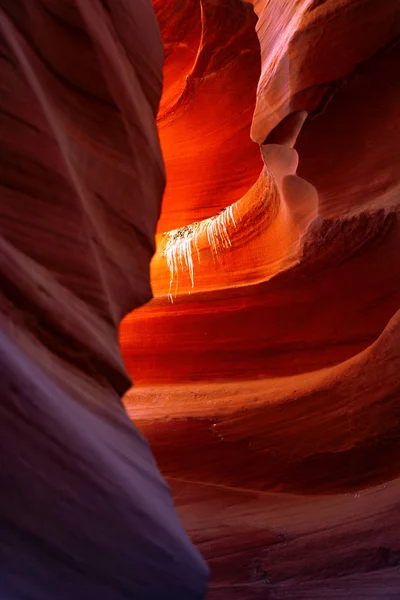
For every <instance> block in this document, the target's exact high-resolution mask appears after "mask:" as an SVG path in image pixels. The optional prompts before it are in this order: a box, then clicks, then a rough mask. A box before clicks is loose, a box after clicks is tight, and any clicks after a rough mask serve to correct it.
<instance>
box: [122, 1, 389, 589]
mask: <svg viewBox="0 0 400 600" xmlns="http://www.w3.org/2000/svg"><path fill="white" fill-rule="evenodd" d="M252 4H253V5H254V10H255V14H256V17H257V18H258V21H257V23H256V24H255V18H254V17H252V16H251V8H252V7H251V6H250V3H242V2H239V1H236V0H221V1H220V2H211V1H204V2H200V5H201V11H200V13H199V3H197V2H185V3H182V4H180V3H179V2H177V1H175V2H173V1H171V2H170V3H169V4H168V7H169V10H170V15H171V18H170V21H171V22H172V23H173V27H174V35H175V37H174V39H173V41H172V37H171V38H170V37H169V36H170V34H169V23H168V20H167V19H166V18H165V14H164V18H163V19H162V20H160V23H161V28H162V35H163V37H164V39H168V40H170V43H169V45H168V56H169V55H171V56H173V57H174V58H173V59H172V58H171V59H170V60H169V59H168V58H167V62H166V66H165V73H166V80H167V85H166V88H165V91H164V97H165V100H164V101H163V102H162V109H161V113H160V116H159V128H160V137H161V143H162V146H163V151H164V158H165V163H166V172H167V181H168V183H167V193H166V196H165V201H164V205H163V209H162V214H161V219H160V224H159V234H158V236H157V252H156V255H155V257H154V259H153V262H152V268H151V272H152V285H153V293H154V296H155V297H154V299H153V300H152V301H151V302H150V303H149V304H148V305H146V306H144V307H143V308H141V309H140V310H139V311H136V312H135V313H134V314H131V315H129V316H128V317H127V318H126V319H125V321H124V322H123V323H122V326H121V332H120V340H121V346H122V349H123V353H124V359H125V363H126V365H127V368H128V370H129V372H130V373H131V374H132V376H133V378H134V380H135V382H136V385H135V387H134V388H133V389H132V390H130V392H129V393H128V394H127V395H126V397H125V406H126V408H127V410H128V413H129V415H130V416H131V417H132V419H133V420H134V421H135V422H136V423H138V424H139V426H140V428H141V429H142V431H143V432H144V433H145V435H146V436H147V437H148V439H149V440H150V442H151V444H152V448H153V450H154V453H155V455H156V458H157V460H158V463H159V465H160V467H161V470H162V472H163V473H164V475H165V476H166V477H167V480H168V482H169V484H170V485H171V487H172V489H173V491H174V492H175V494H176V495H175V498H176V502H177V505H178V508H179V510H180V511H181V515H182V518H183V519H184V522H185V524H186V526H187V527H188V529H189V530H190V532H191V533H192V536H193V538H194V539H195V541H196V542H198V544H199V547H200V548H201V549H202V550H203V553H204V555H205V556H206V557H207V559H208V560H209V561H210V563H211V565H212V568H213V583H212V586H211V590H210V595H209V597H210V598H212V599H223V600H225V599H226V600H227V599H229V600H230V599H233V598H235V599H236V598H237V599H240V600H247V599H248V598H253V597H254V598H256V597H264V595H263V594H265V593H268V592H266V591H264V590H271V593H273V594H277V597H281V596H279V594H280V593H281V590H282V589H283V588H278V587H277V586H279V585H284V586H286V587H285V590H286V591H285V594H286V595H285V594H283V595H282V598H283V597H285V598H296V599H299V600H300V599H301V600H311V599H318V600H320V598H322V597H323V596H324V597H325V595H326V597H327V598H332V599H335V600H336V598H337V597H338V595H340V597H341V598H342V597H352V596H354V594H356V597H357V594H360V590H362V593H361V596H359V597H360V598H361V597H362V598H369V599H371V600H372V599H374V600H375V598H378V597H379V598H380V597H384V595H385V594H386V595H388V596H389V597H391V596H390V594H392V596H393V598H394V597H396V594H397V593H398V591H399V589H400V583H399V580H398V576H396V574H395V570H393V571H390V573H389V571H388V570H387V568H388V565H389V564H391V565H394V566H396V565H397V564H398V561H399V558H398V557H397V558H396V556H397V555H396V553H395V554H393V551H392V548H393V544H394V546H395V545H396V542H395V541H394V540H395V539H396V537H398V536H399V535H400V522H399V520H398V518H394V513H393V511H392V509H391V508H389V506H393V507H394V506H396V507H397V508H398V499H397V500H394V498H395V495H396V494H398V491H396V490H398V485H399V482H398V479H395V478H396V477H397V475H398V470H399V468H398V467H399V463H398V458H396V457H398V456H399V453H400V435H399V431H400V418H399V412H398V409H397V406H398V402H399V400H400V387H399V384H400V380H399V377H398V373H399V372H400V355H399V349H400V341H399V331H400V330H399V313H398V309H399V306H400V288H399V273H400V225H399V220H398V219H399V217H398V212H399V202H398V190H399V172H400V156H399V153H398V150H397V149H396V150H395V149H394V148H395V143H394V141H393V140H394V139H396V140H397V139H398V138H399V134H400V132H399V116H398V104H399V98H400V88H399V78H398V76H397V69H398V63H399V60H400V56H399V47H398V45H396V43H395V39H396V36H397V35H398V32H399V23H400V15H399V5H398V3H397V2H396V0H388V2H387V3H380V4H379V3H377V2H373V1H367V2H361V1H356V2H350V0H325V1H319V0H296V1H293V2H289V1H278V0H256V1H255V2H252ZM160 6H161V4H160V3H157V2H156V3H155V8H156V10H157V11H158V12H159V11H160ZM212 15H215V16H216V15H219V19H218V20H217V19H216V18H215V19H214V20H213V19H212ZM221 15H222V17H221ZM180 16H182V28H183V29H182V32H183V33H182V43H181V41H180V38H179V35H180V34H179V31H180V29H179V26H178V22H179V19H180ZM245 16H246V18H244V17H245ZM198 20H200V21H201V28H200V27H199V26H198ZM185 22H187V23H191V27H187V28H185V27H184V23H185ZM233 24H235V26H234V25H233ZM254 24H255V28H256V32H257V35H258V39H259V44H260V47H261V68H260V64H259V60H258V54H257V52H258V44H257V40H256V38H255V37H254V36H252V33H251V27H252V26H254ZM233 27H236V29H235V32H233V31H232V28H233ZM246 27H248V30H247V29H246ZM245 32H246V33H245ZM189 38H190V41H188V40H189ZM174 44H175V46H174ZM196 44H197V51H196V50H195V47H196ZM189 48H191V49H193V55H194V54H195V53H196V57H197V58H196V61H195V62H194V63H192V61H191V60H190V52H189ZM205 48H206V49H207V52H208V53H207V54H206V58H205V59H204V62H202V60H200V58H202V56H203V52H205ZM221 53H222V56H223V57H224V60H221V61H220V60H219V57H220V56H221ZM179 57H181V58H179ZM210 57H215V60H214V58H213V60H211V61H210ZM173 61H175V62H173ZM213 61H214V62H213ZM178 64H179V67H178ZM173 65H175V66H173ZM198 65H200V66H198ZM200 67H201V68H200ZM173 69H175V72H176V73H177V77H176V80H175V82H173V72H174V71H173ZM256 72H257V74H255V73H256ZM186 76H187V80H186V79H185V77H186ZM183 81H185V83H184V84H183ZM256 83H257V92H256ZM164 106H165V109H164ZM253 111H254V114H253V117H252V118H250V117H249V113H253ZM165 115H167V116H165ZM239 132H240V135H239ZM250 136H251V138H252V140H253V142H250ZM396 144H397V142H396ZM260 154H261V160H260ZM244 173H245V175H244ZM389 480H393V481H392V482H391V483H390V484H388V483H387V482H388V481H389ZM384 482H386V483H384ZM382 483H383V485H382V487H381V488H375V489H376V490H377V491H376V493H377V496H376V498H377V502H376V503H375V500H374V493H375V492H373V491H372V490H371V489H369V486H371V485H374V484H382ZM269 492H273V493H269ZM277 492H279V493H277ZM287 492H291V494H296V493H297V494H308V495H310V496H312V497H310V498H308V499H305V498H301V497H300V496H296V495H288V496H287V495H285V494H286V493H287ZM319 493H329V494H331V496H329V498H327V499H326V500H321V499H320V498H319V497H318V496H315V495H316V494H319ZM360 499H361V500H360ZM278 506H279V508H278ZM396 510H397V509H396ZM380 511H382V514H385V516H384V517H382V520H380V521H379V525H377V526H376V528H375V529H374V532H373V533H367V531H369V525H368V524H367V523H368V522H369V519H370V518H372V519H375V518H378V517H377V515H378V514H379V513H380ZM385 511H386V512H385ZM228 515H229V516H228ZM300 515H301V516H300ZM328 515H329V516H328ZM355 515H357V519H355V518H354V516H355ZM373 515H375V516H373ZM225 516H226V522H225V520H224V518H225ZM297 519H299V521H301V522H302V523H304V525H303V526H300V525H299V524H298V522H297ZM325 519H327V520H325ZM356 521H357V524H356ZM390 521H392V522H393V523H394V525H393V529H392V528H391V526H390V525H389V522H390ZM228 522H229V525H228ZM294 522H297V524H296V525H293V528H292V526H291V525H289V523H294ZM271 523H274V524H273V525H271V527H269V525H267V524H271ZM363 523H364V525H363ZM336 528H338V529H336ZM342 529H343V531H342ZM278 530H279V531H280V532H284V533H282V534H281V537H280V538H279V536H278V537H274V535H275V534H276V532H277V531H278ZM345 530H346V532H347V533H346V535H350V537H351V538H352V539H353V538H354V540H357V541H354V546H352V547H351V548H350V547H349V546H346V547H347V550H346V551H345V554H346V557H347V558H346V560H347V561H348V562H347V565H348V570H346V569H344V570H343V569H342V567H339V566H338V562H337V561H338V556H339V555H341V554H340V553H341V552H344V551H343V545H344V544H346V542H345ZM335 532H336V533H335ZM349 532H350V533H349ZM303 534H306V536H305V537H303ZM230 535H232V538H231V537H230ZM271 535H272V537H271ZM286 535H288V536H289V537H290V536H293V542H288V541H287V538H286V537H285V536H286ZM308 536H310V537H308ZM307 539H311V540H312V542H311V543H310V545H308V543H307ZM322 539H324V540H325V541H326V540H330V541H329V542H327V543H329V544H331V547H330V551H329V555H330V556H332V560H333V563H330V561H329V559H328V557H325V559H324V558H321V553H320V552H319V551H318V547H319V544H320V543H322ZM346 539H347V538H346ZM378 539H379V540H380V542H379V545H380V548H381V550H379V552H378V554H376V553H375V551H374V550H373V548H375V547H376V544H377V543H378V542H377V540H378ZM210 540H211V541H210ZM352 543H353V542H352ZM341 549H342V550H341ZM285 552H289V554H288V556H289V555H290V556H292V558H290V559H286V558H285V557H286V555H285ZM290 552H293V555H292V554H290ZM232 553H233V554H232ZM302 553H303V554H304V556H305V558H304V560H303V559H302V558H300V557H299V558H298V559H295V558H294V556H295V555H296V556H298V555H301V554H302ZM378 555H379V556H378ZM361 556H362V558H357V557H361ZM274 557H275V558H274ZM278 557H279V558H278ZM335 557H336V558H335ZM304 561H307V564H309V563H310V562H311V563H313V564H314V563H315V565H317V564H318V567H315V572H314V571H312V569H311V571H308V570H307V568H308V567H306V566H305V562H304ZM335 561H336V563H335ZM278 563H279V566H278ZM341 564H342V563H341ZM371 564H378V565H379V566H377V567H376V572H375V574H374V576H373V577H371V578H370V579H369V578H367V577H366V576H365V574H363V573H364V572H365V570H368V569H369V568H370V566H371ZM309 572H310V573H311V572H312V573H313V574H312V575H311V576H310V577H311V578H308V575H307V573H309ZM317 573H318V575H317ZM333 574H334V579H330V577H332V576H333ZM349 574H351V575H352V578H350V579H349V577H348V575H349ZM291 577H293V580H292V579H291ZM396 577H397V578H396ZM313 578H317V579H318V581H316V580H313ZM339 581H340V593H339V592H338V590H339V587H337V586H338V585H339V584H338V583H337V582H339ZM233 584H235V586H234V585H233ZM261 584H262V585H263V586H265V587H262V591H261V592H260V593H261V595H260V596H259V595H257V594H258V593H259V590H260V589H261V588H260V585H261ZM369 585H371V587H369ZM385 586H386V587H385ZM381 590H385V592H384V593H383V596H382V594H381ZM368 594H369V595H368Z"/></svg>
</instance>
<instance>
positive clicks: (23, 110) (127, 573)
mask: <svg viewBox="0 0 400 600" xmlns="http://www.w3.org/2000/svg"><path fill="white" fill-rule="evenodd" d="M0 33H1V56H0V72H1V76H0V83H1V94H0V95H1V125H0V133H1V238H0V244H1V248H0V275H1V292H0V317H1V338H0V349H1V353H0V368H1V375H0V388H1V403H0V424H1V435H0V476H1V478H0V481H1V484H0V487H1V494H0V598H1V600H26V599H28V598H29V600H56V599H57V600H122V599H123V598H125V599H126V598H140V599H146V600H158V599H160V598H163V599H164V598H165V599H167V598H168V599H169V600H177V599H178V598H179V599H180V598H182V599H183V598H188V599H189V598H190V599H193V600H195V599H198V598H200V597H202V596H203V595H204V591H205V587H206V581H207V568H206V566H205V565H204V563H203V561H202V559H201V557H200V555H199V554H198V552H197V551H196V550H195V548H194V547H193V545H192V544H191V542H190V540H189V539H188V537H187V535H186V533H185V532H184V530H183V528H182V525H181V523H180V521H179V519H178V517H177V515H176V512H175V509H174V506H173V503H172V501H171V497H170V492H169V489H168V487H167V486H166V484H165V482H164V481H163V479H162V477H161V476H160V473H159V471H158V469H157V466H156V464H155V462H154V459H153V456H152V454H151V451H150V449H149V447H148V445H147V443H146V441H145V440H144V438H143V437H142V436H141V435H140V434H139V432H138V431H137V429H135V427H134V426H133V425H132V423H131V422H130V420H129V418H128V417H127V415H126V413H125V411H124V410H123V406H122V404H121V402H120V398H121V395H122V394H123V393H124V392H125V391H126V390H127V389H128V388H129V385H130V380H129V377H128V375H127V373H126V371H125V368H124V366H123V362H122V358H121V355H120V349H119V345H118V336H117V332H118V330H117V327H118V324H119V322H120V320H121V318H122V316H123V315H125V314H126V312H127V311H128V310H132V309H133V308H134V307H136V306H140V305H141V304H143V303H144V302H146V301H147V300H148V299H149V298H150V296H151V288H150V281H149V262H150V258H151V256H152V254H153V251H154V233H155V227H156V222H157V219H158V216H159V211H160V204H161V198H162V193H163V189H164V167H163V162H162V156H161V152H160V147H159V142H158V136H157V128H156V123H155V115H156V112H157V108H158V103H159V98H160V94H161V75H162V61H163V48H162V43H161V39H160V35H159V29H158V26H157V21H156V18H155V16H154V12H153V10H152V7H151V4H150V3H149V2H135V3H130V2H126V1H125V0H109V2H100V1H98V0H71V1H64V0H26V1H19V0H18V1H15V2H8V1H6V0H2V1H1V2H0Z"/></svg>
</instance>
